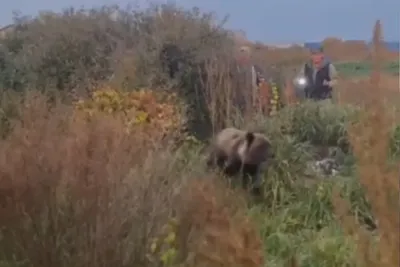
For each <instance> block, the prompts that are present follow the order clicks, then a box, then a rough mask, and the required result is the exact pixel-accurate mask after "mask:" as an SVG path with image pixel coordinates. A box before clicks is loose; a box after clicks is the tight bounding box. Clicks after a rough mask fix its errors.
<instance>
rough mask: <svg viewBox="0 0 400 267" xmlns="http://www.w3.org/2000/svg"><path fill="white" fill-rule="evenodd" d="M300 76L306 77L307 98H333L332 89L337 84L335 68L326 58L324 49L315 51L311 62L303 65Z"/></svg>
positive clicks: (305, 89) (305, 90)
mask: <svg viewBox="0 0 400 267" xmlns="http://www.w3.org/2000/svg"><path fill="white" fill-rule="evenodd" d="M299 74H300V76H303V77H305V79H306V81H307V82H306V86H305V88H304V92H305V97H306V98H309V99H314V100H324V99H330V98H332V89H333V86H334V85H335V84H336V82H337V80H336V79H337V71H336V68H335V66H334V65H333V64H332V63H331V62H330V61H328V60H327V59H326V58H325V55H324V53H323V51H322V49H318V50H313V51H312V54H311V60H310V62H307V63H306V64H304V65H303V67H302V69H301V70H300V73H299Z"/></svg>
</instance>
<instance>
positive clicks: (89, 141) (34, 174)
mask: <svg viewBox="0 0 400 267" xmlns="http://www.w3.org/2000/svg"><path fill="white" fill-rule="evenodd" d="M21 110H22V112H21V118H20V119H19V120H18V121H15V122H13V129H12V132H11V134H10V135H8V137H7V138H6V139H4V140H1V141H0V148H1V150H0V151H1V152H0V207H1V208H0V229H1V238H0V259H1V262H2V264H5V266H14V265H19V266H41V267H43V266H49V267H50V266H51V267H54V266H89V265H90V266H112V265H115V266H139V265H140V266H159V265H160V262H161V259H162V258H163V255H149V253H150V247H151V246H152V244H153V240H154V238H156V237H158V236H159V235H160V234H161V232H162V230H163V228H164V226H165V225H167V224H168V223H169V222H170V221H171V220H172V219H174V220H176V221H177V224H178V225H179V228H178V229H179V230H178V231H177V232H176V233H173V234H174V235H175V236H176V239H177V240H179V242H178V244H177V248H176V250H177V254H176V255H175V257H174V258H173V263H174V264H180V263H186V264H192V266H204V264H207V265H208V266H221V264H225V265H222V266H232V265H234V266H254V267H256V266H260V265H261V264H262V261H263V256H262V250H261V242H260V239H259V238H258V233H257V231H256V230H255V228H254V226H253V225H252V224H251V222H250V221H249V219H248V217H247V216H246V215H245V213H244V208H245V206H244V204H243V203H244V202H241V201H238V198H237V196H238V194H237V193H235V194H233V193H232V192H231V191H229V190H227V189H226V187H225V186H224V185H223V184H222V183H218V182H217V181H216V180H215V179H212V177H210V178H209V179H208V177H202V176H199V178H201V179H196V175H197V176H198V175H199V173H197V174H196V172H195V171H194V170H193V168H192V167H193V166H195V165H194V164H192V165H188V166H181V165H179V164H177V162H178V160H177V157H178V155H177V154H176V153H175V152H173V151H171V150H168V149H164V150H162V151H161V150H157V149H156V148H154V147H153V146H151V145H148V146H147V147H144V145H143V144H142V143H141V139H140V138H138V136H137V135H135V133H134V132H133V133H132V134H127V133H126V131H125V130H124V129H125V127H126V125H125V124H124V123H123V121H120V120H118V118H115V117H107V116H105V115H101V117H97V118H96V117H94V118H93V119H92V120H90V121H88V120H87V119H86V117H80V116H79V115H73V113H72V111H71V108H70V107H68V106H66V105H63V104H60V103H58V104H56V105H49V104H48V101H47V98H45V97H43V96H40V95H36V96H31V97H30V98H28V99H27V100H26V101H25V102H24V103H23V106H22V107H21ZM78 114H79V113H78ZM139 136H140V135H139ZM201 175H203V174H201ZM167 252H168V250H167V251H166V252H165V253H167ZM150 254H151V253H150ZM154 259H155V260H154Z"/></svg>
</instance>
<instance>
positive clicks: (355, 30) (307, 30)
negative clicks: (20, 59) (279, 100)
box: [0, 0, 400, 44]
mask: <svg viewBox="0 0 400 267" xmlns="http://www.w3.org/2000/svg"><path fill="white" fill-rule="evenodd" d="M137 1H139V2H145V1H144V0H136V2H132V1H128V0H63V1H57V0H56V1H54V0H34V1H32V0H12V1H4V3H2V7H1V9H0V26H5V25H7V24H9V23H11V22H12V17H13V15H12V12H13V11H20V12H21V13H22V14H23V15H35V14H37V13H38V11H40V10H51V11H61V10H62V8H65V7H70V6H74V7H82V6H83V7H88V8H90V7H94V6H101V5H109V4H119V5H121V6H126V5H127V4H130V3H137ZM156 1H157V2H162V1H163V0H156ZM152 2H155V1H152ZM173 2H175V3H177V4H178V5H181V6H184V7H193V6H197V7H199V8H200V9H201V10H204V11H213V12H215V13H216V14H217V16H218V17H219V18H221V19H222V18H223V17H224V16H225V15H229V20H228V22H227V24H226V26H227V27H228V28H230V29H237V30H244V31H245V32H246V34H247V38H248V39H250V40H252V41H261V42H265V43H275V44H284V43H302V42H314V41H315V42H319V41H322V40H323V39H324V38H326V37H328V36H329V37H339V38H342V39H345V40H368V41H369V40H370V38H371V35H372V28H373V25H374V23H375V21H376V19H380V20H381V22H382V24H383V33H384V38H385V40H386V41H399V39H400V1H399V0H334V1H329V0H246V1H244V0H176V1H173ZM250 3H251V4H250Z"/></svg>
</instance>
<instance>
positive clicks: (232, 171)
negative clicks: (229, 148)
mask: <svg viewBox="0 0 400 267" xmlns="http://www.w3.org/2000/svg"><path fill="white" fill-rule="evenodd" d="M241 167H242V161H241V160H240V159H239V158H237V157H235V156H231V157H229V158H227V160H226V161H225V162H224V173H225V175H227V176H230V177H232V176H235V175H237V174H238V173H239V172H240V169H241Z"/></svg>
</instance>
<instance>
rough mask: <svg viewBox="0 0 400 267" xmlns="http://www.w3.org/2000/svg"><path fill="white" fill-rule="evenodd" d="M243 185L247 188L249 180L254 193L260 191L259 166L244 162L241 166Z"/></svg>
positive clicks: (260, 176) (261, 179) (260, 175)
mask: <svg viewBox="0 0 400 267" xmlns="http://www.w3.org/2000/svg"><path fill="white" fill-rule="evenodd" d="M242 179H243V187H244V188H245V189H246V190H248V189H249V188H248V187H249V181H251V185H250V188H251V190H252V192H253V193H254V194H257V195H259V194H260V193H261V185H262V181H263V176H262V174H261V170H260V167H259V166H258V165H255V164H245V165H244V167H243V177H242Z"/></svg>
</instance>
